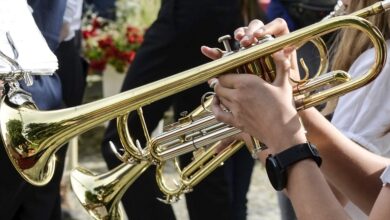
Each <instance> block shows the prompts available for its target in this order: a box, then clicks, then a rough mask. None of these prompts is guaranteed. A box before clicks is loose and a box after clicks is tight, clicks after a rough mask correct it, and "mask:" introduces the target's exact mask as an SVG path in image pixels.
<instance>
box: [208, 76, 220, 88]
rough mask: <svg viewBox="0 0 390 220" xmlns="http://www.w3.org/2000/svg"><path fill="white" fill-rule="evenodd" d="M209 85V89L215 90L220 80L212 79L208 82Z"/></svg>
mask: <svg viewBox="0 0 390 220" xmlns="http://www.w3.org/2000/svg"><path fill="white" fill-rule="evenodd" d="M207 83H208V84H209V87H210V88H211V89H214V87H215V85H216V84H217V83H218V79H217V78H211V79H209V80H208V81H207Z"/></svg>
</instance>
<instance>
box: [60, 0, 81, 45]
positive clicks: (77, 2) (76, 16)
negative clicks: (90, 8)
mask: <svg viewBox="0 0 390 220" xmlns="http://www.w3.org/2000/svg"><path fill="white" fill-rule="evenodd" d="M82 9H83V0H67V2H66V8H65V13H64V22H67V23H68V24H69V28H70V30H69V34H68V36H66V37H65V41H68V40H70V39H72V38H73V37H74V36H75V31H76V30H78V29H80V26H81V14H82Z"/></svg>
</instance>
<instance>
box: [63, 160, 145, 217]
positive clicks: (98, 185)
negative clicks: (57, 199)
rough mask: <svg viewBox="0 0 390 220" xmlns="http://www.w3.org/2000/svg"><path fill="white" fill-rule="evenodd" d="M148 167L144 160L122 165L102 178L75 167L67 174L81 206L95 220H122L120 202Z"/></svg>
mask: <svg viewBox="0 0 390 220" xmlns="http://www.w3.org/2000/svg"><path fill="white" fill-rule="evenodd" d="M149 166H150V163H149V162H147V161H140V162H139V163H136V164H129V163H123V164H121V165H120V166H118V167H116V168H115V169H113V170H111V171H109V172H107V173H104V174H101V175H95V174H93V173H92V172H90V171H88V170H86V169H84V168H76V169H74V170H73V171H72V172H71V174H70V184H71V186H72V189H73V191H74V193H75V195H76V197H77V198H78V200H79V201H80V203H81V204H82V206H83V207H84V208H85V210H86V211H87V212H88V213H89V214H90V215H91V216H92V217H93V218H94V219H100V220H102V219H104V220H120V219H124V218H123V209H122V208H121V207H120V206H119V201H120V199H121V198H122V196H123V194H124V192H125V191H126V190H127V189H128V187H129V186H130V185H131V184H132V183H133V182H134V181H135V180H136V179H137V178H138V177H139V176H140V175H141V174H142V173H143V172H144V171H145V170H146V169H147V168H148V167H149Z"/></svg>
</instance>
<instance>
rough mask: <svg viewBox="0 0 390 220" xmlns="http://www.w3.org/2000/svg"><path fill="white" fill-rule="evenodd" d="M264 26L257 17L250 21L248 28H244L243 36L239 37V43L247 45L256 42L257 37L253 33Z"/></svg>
mask: <svg viewBox="0 0 390 220" xmlns="http://www.w3.org/2000/svg"><path fill="white" fill-rule="evenodd" d="M263 26H264V23H263V22H262V21H260V20H258V19H255V20H253V21H251V22H250V23H249V25H248V28H247V29H246V30H245V36H244V37H243V38H242V39H241V41H240V45H241V46H243V47H247V46H249V45H251V44H253V43H256V42H257V38H256V37H255V36H254V35H253V33H254V32H255V31H256V30H258V29H260V28H261V27H263Z"/></svg>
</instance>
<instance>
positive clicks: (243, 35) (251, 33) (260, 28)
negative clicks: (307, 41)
mask: <svg viewBox="0 0 390 220" xmlns="http://www.w3.org/2000/svg"><path fill="white" fill-rule="evenodd" d="M288 33H290V31H289V29H288V26H287V23H286V21H284V20H283V19H281V18H277V19H275V20H273V21H272V22H270V23H268V24H265V25H264V23H263V22H262V21H260V20H257V19H255V20H253V21H251V22H250V23H249V25H248V27H240V28H237V29H236V30H235V31H234V39H235V40H237V41H238V42H239V43H240V45H241V46H242V47H249V46H251V45H252V44H253V43H256V42H257V39H259V38H262V37H264V36H265V35H273V36H274V37H279V36H282V35H286V34H288ZM288 49H289V50H293V49H295V48H294V47H290V48H288ZM201 51H202V53H203V54H204V55H205V56H207V57H209V58H210V59H213V60H215V59H218V58H220V57H221V56H222V52H221V50H220V49H217V48H210V47H207V46H202V47H201ZM290 63H291V69H292V70H293V71H291V75H290V77H291V78H293V79H294V80H295V81H298V80H299V79H300V76H299V69H298V64H297V58H296V52H295V51H293V52H292V53H291V56H290Z"/></svg>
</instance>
